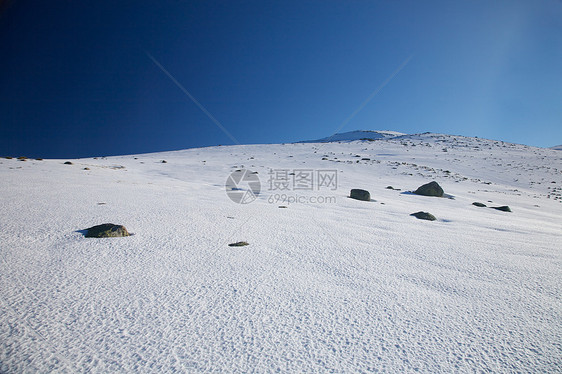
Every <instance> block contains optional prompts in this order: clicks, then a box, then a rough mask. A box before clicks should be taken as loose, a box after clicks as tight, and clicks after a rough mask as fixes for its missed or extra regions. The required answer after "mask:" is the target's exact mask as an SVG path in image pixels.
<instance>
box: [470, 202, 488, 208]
mask: <svg viewBox="0 0 562 374" xmlns="http://www.w3.org/2000/svg"><path fill="white" fill-rule="evenodd" d="M472 205H474V206H478V207H480V208H485V207H486V204H483V203H479V202H477V201H476V202H474V203H472Z"/></svg>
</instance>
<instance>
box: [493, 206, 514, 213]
mask: <svg viewBox="0 0 562 374" xmlns="http://www.w3.org/2000/svg"><path fill="white" fill-rule="evenodd" d="M490 208H492V209H495V210H501V211H502V212H511V208H510V207H508V206H507V205H504V206H491V207H490Z"/></svg>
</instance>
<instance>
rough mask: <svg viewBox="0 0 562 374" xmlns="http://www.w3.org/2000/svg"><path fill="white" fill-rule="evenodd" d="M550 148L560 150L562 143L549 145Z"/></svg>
mask: <svg viewBox="0 0 562 374" xmlns="http://www.w3.org/2000/svg"><path fill="white" fill-rule="evenodd" d="M550 149H556V150H557V151H562V144H560V145H555V146H554V147H550Z"/></svg>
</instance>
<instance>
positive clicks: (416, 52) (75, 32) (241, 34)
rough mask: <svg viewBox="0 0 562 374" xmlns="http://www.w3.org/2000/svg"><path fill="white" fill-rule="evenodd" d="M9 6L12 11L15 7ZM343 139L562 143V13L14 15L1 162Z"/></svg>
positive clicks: (5, 46)
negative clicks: (406, 136) (434, 136)
mask: <svg viewBox="0 0 562 374" xmlns="http://www.w3.org/2000/svg"><path fill="white" fill-rule="evenodd" d="M0 3H1V1H0ZM147 53H148V54H150V55H152V56H154V58H155V59H156V60H157V61H159V63H160V64H161V65H162V66H163V67H164V68H165V69H166V70H167V71H168V72H169V73H170V74H171V75H173V77H174V78H175V79H176V80H177V82H179V83H180V84H181V85H183V87H184V88H185V89H186V90H187V91H189V93H190V94H191V95H193V97H194V98H196V99H197V100H198V101H199V102H200V103H201V104H202V105H203V106H204V107H205V108H206V109H207V110H208V111H209V113H211V114H212V116H214V117H215V118H216V119H217V120H218V121H219V122H220V123H221V124H222V125H223V126H224V127H225V128H226V129H228V131H229V132H230V133H231V134H232V135H233V136H234V137H235V138H236V139H237V140H238V141H239V142H240V143H280V142H292V141H300V140H307V139H317V138H322V137H325V136H329V135H331V134H333V133H334V132H335V131H336V130H337V129H339V128H340V126H341V125H342V123H344V122H345V121H346V119H348V118H349V117H350V115H351V114H352V113H354V111H356V109H358V108H359V107H360V106H361V104H362V103H363V102H364V101H365V100H366V99H367V98H368V97H369V96H370V95H371V94H372V93H373V92H374V91H375V90H376V89H377V88H379V87H380V86H381V85H382V84H383V83H384V82H385V81H388V79H389V77H390V76H391V75H392V74H393V72H395V71H396V70H397V69H398V68H399V67H400V66H401V65H402V64H403V63H404V61H407V59H408V58H409V57H411V59H410V60H409V61H408V62H407V64H406V65H405V66H403V68H402V69H401V70H400V71H399V72H398V74H396V75H395V76H394V77H393V78H392V79H391V80H390V81H389V82H388V84H386V86H384V87H383V88H382V89H381V90H380V92H379V93H378V94H377V95H375V96H374V97H373V99H372V100H371V101H369V102H368V103H367V104H366V105H365V106H364V107H363V108H362V110H360V111H359V112H358V113H357V114H356V115H355V116H354V117H353V118H352V119H351V120H350V121H349V122H348V123H347V124H346V125H345V126H344V127H343V128H342V129H341V130H340V131H339V132H345V131H351V130H357V129H366V130H395V131H401V132H405V133H419V132H425V131H431V132H441V133H449V134H461V135H467V136H478V137H486V138H492V139H500V140H505V141H511V142H517V143H523V144H529V145H536V146H553V145H556V144H560V143H562V1H560V0H524V1H518V0H506V1H489V0H485V1H477V0H471V1H464V2H463V1H450V0H448V1H427V2H426V1H401V0H396V1H293V2H291V1H208V0H205V1H190V2H183V1H154V2H153V1H151V2H145V1H116V2H100V1H62V0H55V1H24V0H12V1H11V2H8V5H7V6H4V7H3V11H2V15H0V155H12V156H19V155H27V156H29V157H45V158H47V157H51V158H52V157H57V158H58V157H60V158H70V157H86V156H96V155H117V154H131V153H144V152H154V151H162V150H174V149H183V148H191V147H201V146H209V145H218V144H223V145H226V144H233V141H232V140H231V139H230V138H229V137H228V136H227V135H226V134H225V133H224V132H223V131H222V130H221V129H220V128H219V127H218V126H217V125H216V124H215V123H214V122H213V121H212V120H211V119H210V118H209V117H208V116H207V115H206V114H205V113H204V112H203V111H202V110H201V109H200V108H199V107H198V106H197V105H196V104H194V103H193V102H192V101H191V100H190V99H189V98H188V97H187V96H186V95H185V94H184V93H183V92H182V90H181V89H180V88H178V87H177V86H176V85H175V83H174V82H173V81H172V80H171V79H170V78H169V77H168V76H167V75H166V74H165V73H164V72H163V71H161V70H160V68H159V67H158V66H157V65H156V64H155V63H154V62H153V61H152V60H151V59H150V58H149V57H148V55H147Z"/></svg>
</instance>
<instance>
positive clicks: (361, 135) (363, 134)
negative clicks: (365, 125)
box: [301, 130, 406, 143]
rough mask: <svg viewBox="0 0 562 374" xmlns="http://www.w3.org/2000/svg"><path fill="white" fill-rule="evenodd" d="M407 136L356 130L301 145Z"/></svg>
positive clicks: (390, 132)
mask: <svg viewBox="0 0 562 374" xmlns="http://www.w3.org/2000/svg"><path fill="white" fill-rule="evenodd" d="M402 135H406V134H403V133H401V132H396V131H370V130H356V131H349V132H344V133H340V134H334V135H332V136H328V137H326V138H322V139H318V140H306V141H303V142H301V143H326V142H342V141H353V140H379V139H389V138H394V137H397V136H402Z"/></svg>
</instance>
